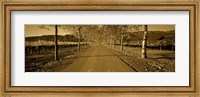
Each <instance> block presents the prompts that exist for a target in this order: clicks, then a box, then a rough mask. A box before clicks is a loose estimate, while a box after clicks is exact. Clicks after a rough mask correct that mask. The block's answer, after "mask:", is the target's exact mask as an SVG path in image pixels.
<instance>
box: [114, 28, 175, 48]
mask: <svg viewBox="0 0 200 97" xmlns="http://www.w3.org/2000/svg"><path fill="white" fill-rule="evenodd" d="M128 36H129V38H128V39H127V40H126V41H127V42H126V43H127V44H129V45H138V46H141V44H142V40H143V36H144V32H143V31H140V32H129V34H128ZM174 43H175V30H171V31H149V32H148V34H147V45H149V46H156V45H160V44H165V45H174ZM118 44H120V41H118Z"/></svg>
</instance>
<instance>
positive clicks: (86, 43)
mask: <svg viewBox="0 0 200 97" xmlns="http://www.w3.org/2000/svg"><path fill="white" fill-rule="evenodd" d="M85 47H86V48H87V37H85Z"/></svg>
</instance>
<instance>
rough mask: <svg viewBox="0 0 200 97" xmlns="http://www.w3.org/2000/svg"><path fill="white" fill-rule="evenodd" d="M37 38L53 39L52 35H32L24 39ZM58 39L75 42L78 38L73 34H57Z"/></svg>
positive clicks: (33, 39) (32, 40) (35, 39)
mask: <svg viewBox="0 0 200 97" xmlns="http://www.w3.org/2000/svg"><path fill="white" fill-rule="evenodd" d="M38 40H43V41H54V35H43V36H34V37H26V38H25V41H28V42H35V41H38ZM58 40H59V41H67V42H76V41H77V40H78V39H77V38H76V37H75V36H74V35H65V36H62V35H58Z"/></svg>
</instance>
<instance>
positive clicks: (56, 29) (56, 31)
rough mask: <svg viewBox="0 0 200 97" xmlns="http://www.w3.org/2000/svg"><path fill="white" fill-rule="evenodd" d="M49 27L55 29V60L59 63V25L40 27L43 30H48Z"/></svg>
mask: <svg viewBox="0 0 200 97" xmlns="http://www.w3.org/2000/svg"><path fill="white" fill-rule="evenodd" d="M48 26H50V27H51V26H54V27H55V37H54V42H55V44H54V59H55V60H56V61H57V60H58V25H41V26H39V27H40V28H42V29H47V30H49V29H48Z"/></svg>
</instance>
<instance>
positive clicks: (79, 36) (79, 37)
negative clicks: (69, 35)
mask: <svg viewBox="0 0 200 97" xmlns="http://www.w3.org/2000/svg"><path fill="white" fill-rule="evenodd" d="M80 32H81V28H79V31H78V51H81V44H80V42H81V35H80Z"/></svg>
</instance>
